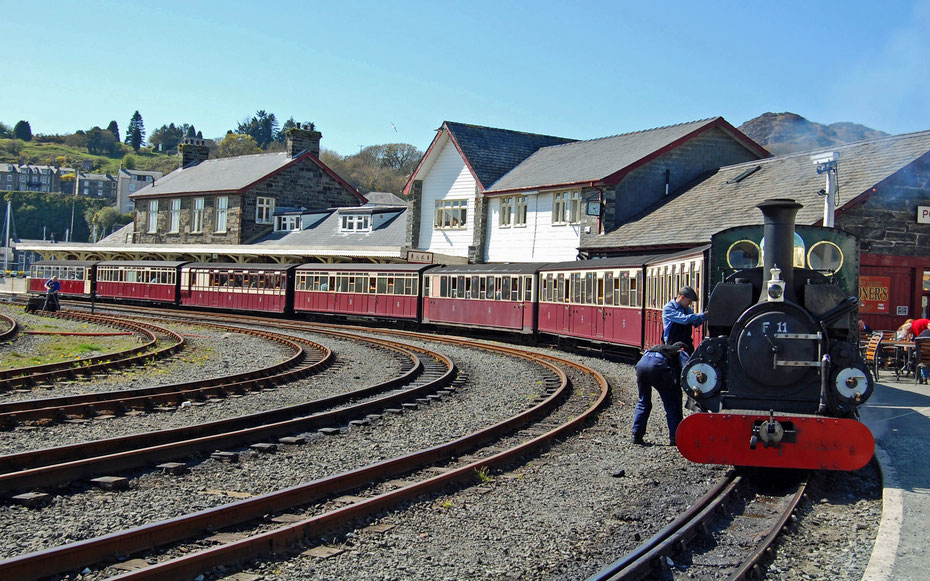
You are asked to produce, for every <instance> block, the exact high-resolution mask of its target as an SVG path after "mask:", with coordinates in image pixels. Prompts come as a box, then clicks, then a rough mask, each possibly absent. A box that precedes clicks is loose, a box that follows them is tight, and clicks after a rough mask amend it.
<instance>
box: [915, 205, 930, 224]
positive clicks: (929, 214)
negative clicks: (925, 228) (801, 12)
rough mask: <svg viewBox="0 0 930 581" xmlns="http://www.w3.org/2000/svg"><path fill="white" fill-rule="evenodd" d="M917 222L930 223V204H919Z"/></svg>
mask: <svg viewBox="0 0 930 581" xmlns="http://www.w3.org/2000/svg"><path fill="white" fill-rule="evenodd" d="M917 223H918V224H930V206H917Z"/></svg>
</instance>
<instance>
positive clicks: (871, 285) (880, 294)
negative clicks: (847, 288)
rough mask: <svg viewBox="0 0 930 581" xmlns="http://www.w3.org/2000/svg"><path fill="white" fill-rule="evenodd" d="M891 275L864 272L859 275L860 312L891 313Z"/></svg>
mask: <svg viewBox="0 0 930 581" xmlns="http://www.w3.org/2000/svg"><path fill="white" fill-rule="evenodd" d="M890 298H891V277H890V276H874V275H870V274H863V275H860V276H859V312H860V313H876V314H885V315H887V314H889V312H890V306H889V300H890Z"/></svg>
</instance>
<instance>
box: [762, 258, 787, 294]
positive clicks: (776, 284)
mask: <svg viewBox="0 0 930 581" xmlns="http://www.w3.org/2000/svg"><path fill="white" fill-rule="evenodd" d="M771 273H772V278H771V279H769V281H768V282H767V283H766V289H765V298H766V300H767V301H769V302H770V303H780V302H784V300H785V281H783V280H782V279H781V269H780V268H778V267H777V266H773V267H772V269H771Z"/></svg>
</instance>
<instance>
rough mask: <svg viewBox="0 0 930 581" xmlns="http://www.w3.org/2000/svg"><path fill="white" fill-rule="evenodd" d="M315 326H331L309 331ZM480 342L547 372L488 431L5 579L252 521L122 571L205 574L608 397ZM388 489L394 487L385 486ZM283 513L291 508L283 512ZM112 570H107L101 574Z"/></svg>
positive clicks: (466, 464) (98, 543) (579, 372)
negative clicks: (343, 499) (527, 399)
mask: <svg viewBox="0 0 930 581" xmlns="http://www.w3.org/2000/svg"><path fill="white" fill-rule="evenodd" d="M314 332H327V333H336V332H338V331H336V330H334V329H327V330H318V329H315V330H314ZM431 339H433V340H435V339H436V338H435V337H431ZM459 344H462V345H468V344H471V346H472V347H473V348H474V347H478V346H479V344H477V343H474V342H468V341H462V342H459ZM480 347H481V348H488V349H491V350H492V351H494V352H496V353H501V354H508V355H511V356H514V355H516V354H517V353H520V356H521V357H523V358H525V359H528V360H530V361H533V362H534V363H535V364H536V365H540V366H543V367H545V368H546V369H547V374H548V375H549V378H548V379H547V380H545V381H544V383H543V388H544V390H543V392H542V393H541V395H540V398H539V399H538V401H536V402H534V403H532V404H531V406H530V407H529V409H527V410H525V411H524V412H522V413H520V414H518V415H516V416H514V417H511V418H509V419H507V420H505V421H502V422H500V423H498V424H496V425H494V426H491V427H490V428H486V429H484V430H480V431H478V432H475V433H474V434H471V435H468V436H465V437H463V438H459V439H457V440H454V441H452V442H447V443H445V444H442V445H439V446H435V447H432V448H429V449H425V450H421V451H419V452H416V453H414V454H410V455H407V456H403V457H398V458H394V459H391V460H386V461H383V462H379V463H377V464H374V465H372V466H368V467H365V468H361V469H358V470H352V471H350V472H346V473H342V474H337V475H334V476H331V477H328V478H323V479H320V480H317V481H314V482H310V483H307V484H304V485H300V486H296V487H292V488H289V489H286V490H282V491H279V492H276V493H273V494H268V495H264V496H261V497H256V498H253V499H249V500H246V501H241V502H236V503H232V504H229V505H225V506H222V507H218V508H216V509H211V510H208V511H202V512H200V513H196V514H192V515H187V516H185V517H180V518H179V519H172V520H169V521H164V522H162V523H155V524H152V525H146V526H143V527H138V528H136V529H132V530H131V531H126V532H125V534H123V533H120V534H113V535H108V536H106V537H99V538H97V539H90V540H88V541H83V542H79V543H74V544H72V545H65V546H64V547H58V548H55V549H49V550H48V551H41V552H39V553H33V554H31V555H24V556H22V557H18V558H14V559H9V560H7V561H4V562H0V576H2V577H3V578H4V579H29V578H37V577H41V576H46V575H52V574H56V573H60V572H64V571H68V570H72V569H76V568H80V567H82V566H86V565H87V564H91V563H95V562H99V561H101V560H107V559H112V558H113V557H114V556H115V555H127V554H130V553H138V552H140V551H146V550H148V549H150V548H151V547H153V546H159V545H165V544H166V543H168V544H170V546H172V547H173V546H175V545H174V544H175V543H178V542H179V541H184V540H186V541H185V542H187V543H189V544H190V543H193V545H190V546H191V547H192V548H188V549H187V550H190V551H193V550H195V549H197V548H198V545H197V543H198V542H199V541H198V540H197V539H200V540H201V541H202V538H203V537H204V536H206V535H208V534H212V532H214V531H218V530H222V529H223V528H227V527H236V526H240V527H241V526H244V525H243V524H242V523H246V522H249V521H255V522H254V523H253V524H252V525H251V526H250V528H251V529H252V534H251V535H250V536H249V537H248V538H246V539H242V540H240V541H235V542H234V543H231V544H226V545H222V546H220V547H216V548H213V549H209V550H207V551H197V552H196V553H194V554H191V555H190V556H188V557H185V558H184V559H181V560H178V559H173V558H170V557H171V556H172V555H176V554H178V553H177V552H176V551H172V550H170V548H169V549H165V550H164V551H163V552H162V553H161V557H159V558H158V560H159V562H158V564H157V565H155V566H153V567H148V568H146V569H142V570H139V571H134V572H132V573H129V574H128V575H130V576H132V577H133V578H177V577H185V576H191V577H193V576H196V573H193V574H192V573H191V571H206V570H209V569H210V568H211V567H214V566H216V564H222V563H233V562H238V561H241V560H242V559H244V558H247V557H248V556H249V555H260V554H264V553H266V552H268V551H269V550H273V551H276V550H279V549H281V548H283V547H288V546H292V545H293V544H294V543H299V542H302V540H303V539H306V538H307V537H314V535H317V532H318V531H320V530H326V529H331V528H336V527H340V526H345V525H346V523H348V522H350V521H352V520H353V519H357V518H360V517H362V516H364V515H366V514H373V513H374V512H377V511H379V510H383V509H384V508H387V507H390V506H395V505H396V504H397V503H400V502H403V501H405V500H412V499H415V498H417V497H419V496H420V495H422V494H424V493H426V492H428V491H431V490H436V489H438V488H441V487H446V486H449V485H452V484H455V483H459V484H461V483H467V482H472V481H474V480H475V478H476V474H478V473H483V472H485V471H488V470H493V469H495V468H496V467H499V466H502V465H505V464H508V463H511V462H513V460H514V459H515V458H516V457H518V456H520V455H524V454H529V453H532V452H533V451H534V450H538V449H539V448H540V447H542V446H545V445H546V444H547V443H548V442H550V441H552V439H553V438H557V437H559V436H561V435H564V434H565V433H568V432H569V431H571V430H572V429H574V428H575V427H577V426H579V425H580V424H581V423H582V422H584V421H586V420H587V419H588V418H589V417H590V416H591V415H592V414H594V413H595V412H596V410H598V409H599V408H600V406H602V405H603V404H604V403H605V402H606V398H607V393H608V388H607V383H606V380H605V379H604V378H603V377H602V376H600V374H598V373H596V372H593V371H591V370H587V369H584V368H582V367H581V366H579V365H577V364H574V363H571V362H568V361H565V360H559V359H558V358H554V357H549V356H540V355H537V354H527V353H525V352H519V351H518V350H513V349H509V348H503V347H488V346H485V345H480ZM562 368H567V369H569V370H570V371H569V373H570V374H573V375H576V376H577V378H576V383H581V384H582V385H585V384H586V385H585V387H583V388H582V389H576V390H573V389H572V387H571V386H572V383H571V382H570V381H569V380H568V376H567V375H566V372H564V371H563V370H562ZM586 378H587V379H586ZM449 387H450V388H452V391H450V390H449V388H447V389H445V390H442V392H441V393H440V394H438V395H440V396H446V395H449V394H451V393H452V392H453V391H454V388H455V385H452V386H449ZM426 401H430V400H426ZM424 403H425V402H424ZM421 405H422V404H421ZM559 414H561V415H559ZM401 476H402V477H403V478H404V479H405V480H407V481H409V484H404V485H400V486H398V485H397V483H396V482H394V483H393V484H389V483H388V481H387V479H396V478H398V477H401ZM392 486H393V487H394V488H393V489H391V490H385V489H386V488H391V487H392ZM346 492H352V493H353V496H352V497H351V498H352V499H353V500H352V501H351V503H349V504H348V505H346V506H341V507H339V508H333V507H332V506H331V503H330V504H329V505H327V504H314V503H320V502H321V501H323V500H324V499H327V498H331V497H332V496H333V495H335V494H340V493H342V494H344V493H346ZM299 507H302V508H299ZM283 511H288V512H287V514H284V515H282V514H280V513H281V512H283ZM295 511H297V512H295ZM269 514H274V515H278V517H281V518H277V517H276V520H277V521H278V522H279V523H280V522H286V523H287V524H283V525H281V524H275V523H269V522H266V521H265V520H264V519H262V517H264V516H266V515H269ZM273 520H275V519H273ZM272 526H273V528H271V527H272ZM256 527H257V528H256ZM317 536H318V535H317ZM147 558H148V559H149V560H152V559H151V558H150V557H147ZM49 567H51V568H53V569H55V571H52V570H50V569H49ZM113 571H115V570H112V569H111V570H108V571H107V574H111V573H112V572H113Z"/></svg>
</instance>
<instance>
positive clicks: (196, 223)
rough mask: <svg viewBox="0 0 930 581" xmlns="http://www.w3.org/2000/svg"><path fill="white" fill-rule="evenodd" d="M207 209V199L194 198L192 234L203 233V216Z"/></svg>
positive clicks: (192, 205)
mask: <svg viewBox="0 0 930 581" xmlns="http://www.w3.org/2000/svg"><path fill="white" fill-rule="evenodd" d="M205 207H206V199H205V198H194V203H193V204H191V232H194V233H198V234H199V233H201V232H203V215H204V208H205Z"/></svg>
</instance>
